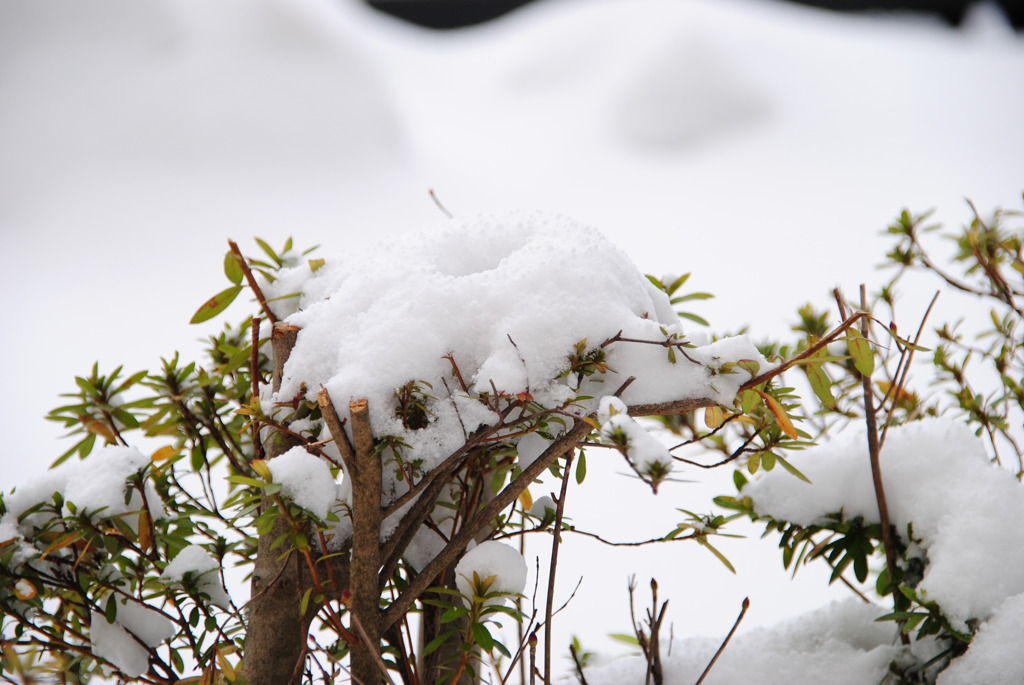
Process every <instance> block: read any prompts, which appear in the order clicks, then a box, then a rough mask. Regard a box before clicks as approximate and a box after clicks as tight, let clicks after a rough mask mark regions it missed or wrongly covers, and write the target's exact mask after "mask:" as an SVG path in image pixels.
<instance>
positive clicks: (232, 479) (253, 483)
mask: <svg viewBox="0 0 1024 685" xmlns="http://www.w3.org/2000/svg"><path fill="white" fill-rule="evenodd" d="M228 482H229V483H238V484H239V485H248V486H250V487H254V488H262V487H263V486H264V485H266V483H265V482H263V481H262V480H256V479H255V478H248V477H246V476H228Z"/></svg>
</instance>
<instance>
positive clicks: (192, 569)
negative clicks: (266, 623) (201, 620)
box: [160, 545, 231, 609]
mask: <svg viewBox="0 0 1024 685" xmlns="http://www.w3.org/2000/svg"><path fill="white" fill-rule="evenodd" d="M188 576H191V577H192V578H193V579H194V581H195V587H196V589H197V590H199V592H202V593H203V594H205V595H206V596H208V597H209V598H210V601H211V602H213V603H214V604H216V605H217V606H219V607H220V608H222V609H227V608H229V607H230V606H231V598H230V597H229V596H228V593H227V590H225V589H224V585H223V583H221V579H220V564H219V563H218V562H217V560H216V559H214V558H213V556H212V555H211V554H210V553H209V552H207V551H206V550H205V549H203V548H202V547H201V546H199V545H189V546H188V547H186V548H185V549H183V550H181V551H180V552H178V554H177V556H175V557H174V559H172V560H171V563H169V564H167V566H166V567H165V568H164V571H163V573H161V574H160V578H162V579H163V580H164V581H166V582H168V583H182V582H183V581H184V580H185V578H186V577H188Z"/></svg>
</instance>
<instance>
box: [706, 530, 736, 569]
mask: <svg viewBox="0 0 1024 685" xmlns="http://www.w3.org/2000/svg"><path fill="white" fill-rule="evenodd" d="M697 542H699V543H700V544H702V545H704V546H705V547H707V548H708V550H709V551H710V552H711V553H712V554H714V555H715V556H716V557H718V560H719V561H721V562H722V563H723V564H725V567H726V568H727V569H729V570H730V571H732V572H733V573H736V569H735V568H733V565H732V563H730V562H729V560H728V559H726V558H725V555H724V554H722V553H721V552H719V551H718V550H717V549H715V548H714V547H713V546H712V545H711V543H710V542H708V541H707V540H706V539H705V538H697Z"/></svg>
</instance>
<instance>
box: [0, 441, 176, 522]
mask: <svg viewBox="0 0 1024 685" xmlns="http://www.w3.org/2000/svg"><path fill="white" fill-rule="evenodd" d="M149 463H150V460H149V458H147V457H146V456H145V455H143V454H142V453H141V452H140V451H139V450H138V449H136V448H134V447H121V446H113V445H111V446H107V447H103V448H102V449H99V450H97V451H96V452H94V453H93V454H91V455H90V456H89V457H88V459H86V460H84V461H76V462H65V463H64V464H61V465H60V466H59V467H57V468H56V469H53V470H52V471H47V472H45V473H42V474H40V475H39V476H37V477H35V478H32V479H30V480H28V481H26V482H25V483H23V484H22V485H19V486H18V488H17V489H16V490H15V491H13V492H11V493H10V494H8V495H5V497H4V502H5V503H6V506H7V513H6V514H4V516H3V518H2V519H0V539H11V538H14V537H17V536H19V535H20V536H26V537H27V536H30V535H31V534H32V529H33V528H34V527H36V526H43V525H45V524H46V522H47V520H48V519H49V518H50V516H51V514H50V513H49V512H35V513H32V514H29V515H27V516H25V517H24V518H22V520H21V521H20V523H19V521H18V519H19V517H21V516H22V514H24V513H25V512H26V511H28V510H29V509H31V508H32V507H34V506H35V505H37V504H39V503H40V502H50V503H52V502H53V495H54V493H60V495H61V496H62V498H63V500H64V504H63V507H62V511H63V512H66V513H70V510H69V509H68V503H71V504H74V505H75V507H76V509H77V511H78V512H88V513H89V514H90V515H92V516H94V517H98V518H113V517H117V516H121V517H124V518H125V521H126V522H127V523H128V524H129V525H130V526H132V527H133V528H137V524H138V514H137V512H139V511H141V510H142V509H143V508H148V510H149V513H150V516H151V517H152V519H153V520H157V519H160V518H163V516H164V509H163V503H162V502H161V500H160V497H159V495H157V493H156V490H154V489H153V486H152V484H150V483H149V482H147V483H146V486H145V492H146V495H145V501H143V497H142V494H141V493H140V492H139V491H138V489H137V488H133V487H132V486H131V485H130V484H129V482H128V481H129V479H130V478H132V477H133V476H136V475H138V474H139V473H140V472H141V471H142V470H143V469H145V468H146V467H147V466H148V465H149ZM129 488H131V494H130V495H129V496H128V497H127V498H126V495H128V491H129ZM126 499H127V501H126ZM15 532H16V533H17V535H15V534H12V533H15Z"/></svg>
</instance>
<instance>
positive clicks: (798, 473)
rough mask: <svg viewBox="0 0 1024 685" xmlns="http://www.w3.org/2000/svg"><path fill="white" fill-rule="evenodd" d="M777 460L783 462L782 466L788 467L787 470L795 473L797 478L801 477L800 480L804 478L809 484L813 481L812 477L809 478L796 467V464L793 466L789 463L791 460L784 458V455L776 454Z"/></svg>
mask: <svg viewBox="0 0 1024 685" xmlns="http://www.w3.org/2000/svg"><path fill="white" fill-rule="evenodd" d="M775 460H776V461H777V462H779V463H780V464H782V468H784V469H786V470H787V471H789V472H790V473H792V474H793V475H794V476H796V477H797V478H799V479H800V480H802V481H803V482H805V483H807V484H810V483H811V479H810V478H808V477H807V476H805V475H804V474H802V473H801V472H800V469H798V468H797V467H795V466H793V465H792V464H790V463H789V462H788V461H787V460H786V459H784V458H783V457H781V456H779V455H778V454H776V455H775Z"/></svg>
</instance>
